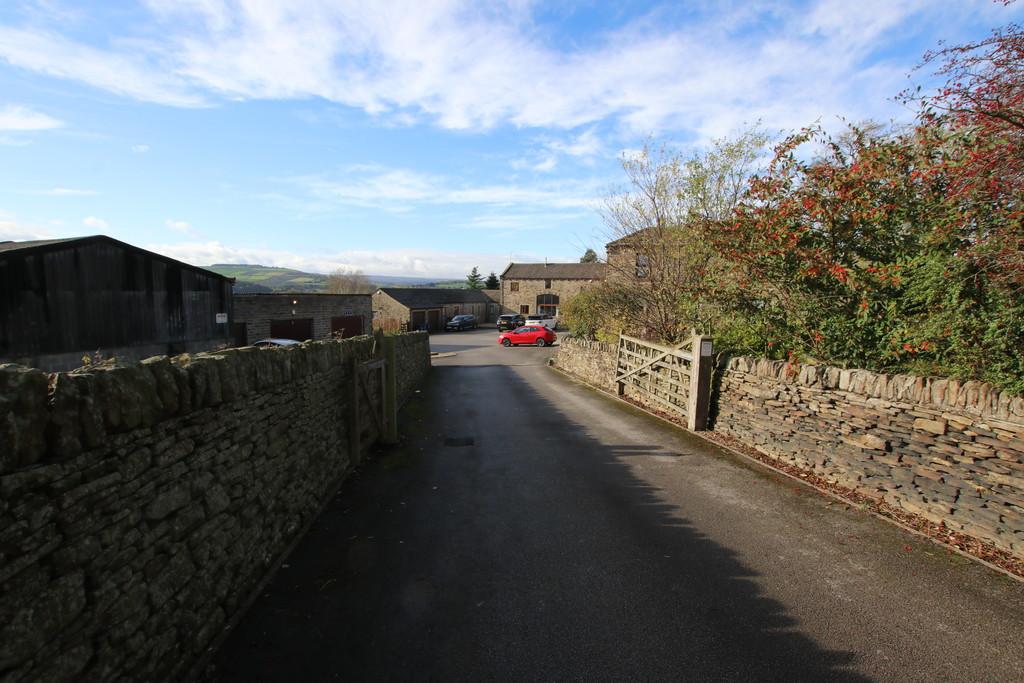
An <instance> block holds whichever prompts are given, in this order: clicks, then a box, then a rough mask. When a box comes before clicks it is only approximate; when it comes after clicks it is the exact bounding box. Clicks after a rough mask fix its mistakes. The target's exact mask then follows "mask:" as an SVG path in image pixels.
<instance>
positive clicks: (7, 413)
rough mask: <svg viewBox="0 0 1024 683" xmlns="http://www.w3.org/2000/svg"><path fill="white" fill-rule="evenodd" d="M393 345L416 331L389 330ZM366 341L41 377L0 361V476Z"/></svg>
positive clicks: (267, 383) (345, 353)
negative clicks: (395, 333) (394, 335)
mask: <svg viewBox="0 0 1024 683" xmlns="http://www.w3.org/2000/svg"><path fill="white" fill-rule="evenodd" d="M398 336H399V337H400V339H401V341H400V342H399V343H400V345H402V346H408V345H413V344H416V343H423V340H421V339H419V337H420V336H422V337H426V333H423V332H410V333H405V334H402V335H398ZM373 353H374V338H373V337H372V336H369V335H363V336H360V337H350V338H348V339H340V340H323V341H311V342H306V343H304V344H300V345H296V346H289V347H281V348H265V349H259V348H256V347H252V346H247V347H241V348H233V349H225V350H222V351H210V352H205V353H197V354H181V355H178V356H174V357H171V358H168V357H167V356H154V357H152V358H147V359H145V360H143V361H140V362H138V363H133V364H128V363H125V364H120V365H112V366H108V365H97V366H95V367H84V368H79V369H77V370H73V371H70V372H53V373H47V372H44V371H42V370H38V369H35V368H29V367H25V366H23V365H17V364H14V363H5V364H0V475H2V474H6V473H8V472H12V471H15V470H17V469H19V468H23V467H27V466H29V465H33V464H36V463H38V462H40V461H42V460H43V459H44V458H46V459H47V460H51V461H52V460H55V459H57V460H60V459H64V458H68V457H72V456H74V455H76V454H77V453H79V452H81V451H82V450H85V449H89V448H93V447H96V446H99V445H100V444H102V443H103V442H104V440H105V438H106V437H107V436H108V435H112V434H117V433H120V432H128V431H132V430H134V429H137V428H141V427H149V426H151V425H153V424H156V423H158V422H161V421H163V420H165V419H169V418H172V417H177V416H182V415H187V414H189V413H191V412H194V411H198V410H201V409H203V408H206V407H209V406H216V405H220V404H221V403H228V402H231V401H236V400H240V399H243V398H244V397H246V396H249V395H251V394H254V393H256V392H259V391H261V390H264V389H267V388H269V387H273V386H276V385H280V384H286V383H289V382H294V381H298V380H301V379H303V378H305V377H308V376H310V375H313V374H317V373H322V372H327V371H329V370H331V369H332V368H337V367H341V366H343V365H344V363H345V362H346V361H347V359H349V358H350V357H352V356H353V355H354V356H355V357H356V358H360V359H369V358H370V357H371V356H372V354H373Z"/></svg>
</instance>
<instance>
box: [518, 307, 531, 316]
mask: <svg viewBox="0 0 1024 683" xmlns="http://www.w3.org/2000/svg"><path fill="white" fill-rule="evenodd" d="M519 312H520V313H521V314H522V315H529V314H530V305H529V304H523V305H522V306H520V307H519Z"/></svg>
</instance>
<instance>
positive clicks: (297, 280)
mask: <svg viewBox="0 0 1024 683" xmlns="http://www.w3.org/2000/svg"><path fill="white" fill-rule="evenodd" d="M206 267H207V268H208V269H209V270H212V271H214V272H215V273H220V274H221V275H226V276H228V277H233V278H235V292H237V293H239V294H253V293H260V292H323V291H325V290H326V288H327V275H324V274H323V273H305V272H303V271H301V270H292V269H291V268H275V267H273V266H254V265H248V264H243V263H215V264H214V265H212V266H206ZM366 279H367V280H369V281H370V282H371V283H372V284H373V285H374V286H376V287H453V288H458V287H464V286H465V282H464V281H463V280H436V279H430V278H423V277H401V276H396V275H367V276H366Z"/></svg>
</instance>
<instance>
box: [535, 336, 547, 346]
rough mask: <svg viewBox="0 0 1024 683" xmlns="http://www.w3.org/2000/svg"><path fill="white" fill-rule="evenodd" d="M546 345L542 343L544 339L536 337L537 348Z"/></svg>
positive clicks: (544, 342)
mask: <svg viewBox="0 0 1024 683" xmlns="http://www.w3.org/2000/svg"><path fill="white" fill-rule="evenodd" d="M547 345H548V343H547V342H546V341H544V337H537V346H547Z"/></svg>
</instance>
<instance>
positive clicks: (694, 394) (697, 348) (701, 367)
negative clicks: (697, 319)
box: [615, 335, 712, 431]
mask: <svg viewBox="0 0 1024 683" xmlns="http://www.w3.org/2000/svg"><path fill="white" fill-rule="evenodd" d="M711 354H712V342H711V338H710V337H705V336H703V335H696V336H694V337H692V338H691V339H689V340H687V341H686V342H685V343H683V344H681V345H679V346H674V347H673V346H665V345H664V344H658V343H655V342H650V341H646V340H643V339H637V338H636V337H630V336H628V335H621V336H620V337H619V346H618V351H617V354H616V362H615V384H616V387H617V392H618V394H619V395H620V396H623V395H625V394H626V387H627V386H628V387H630V388H631V389H632V391H633V392H635V393H637V394H639V398H640V399H641V400H642V401H645V402H649V403H653V404H655V405H657V406H659V407H661V408H663V409H665V410H668V411H670V412H673V413H676V414H679V415H683V416H685V417H686V422H687V426H688V427H689V428H690V429H692V430H694V431H699V430H703V429H705V428H706V427H707V421H708V406H709V405H710V396H711Z"/></svg>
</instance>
